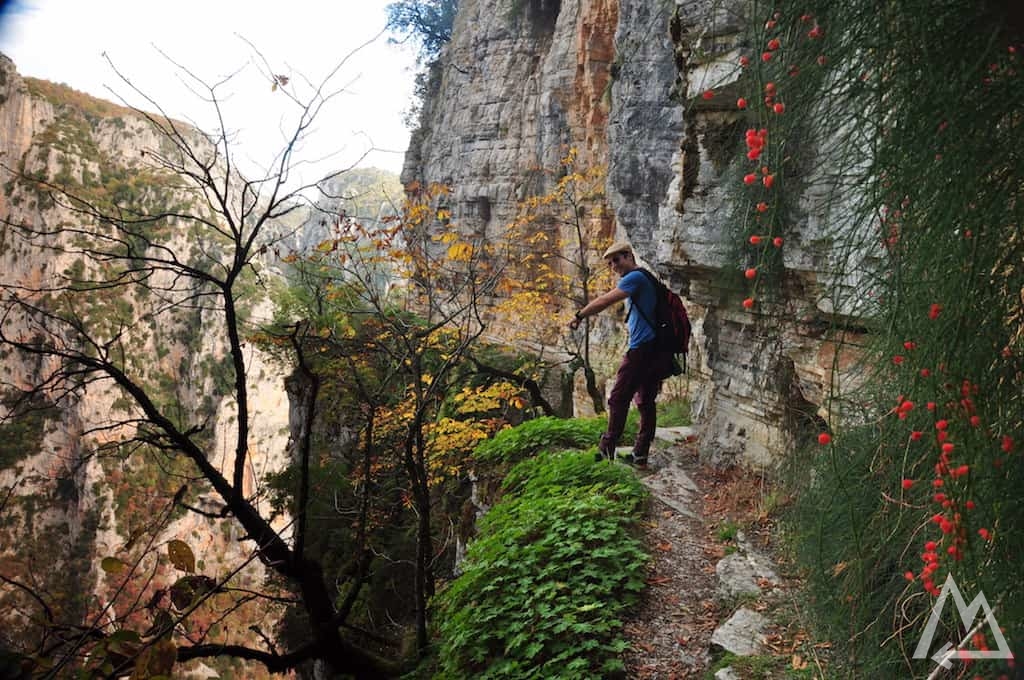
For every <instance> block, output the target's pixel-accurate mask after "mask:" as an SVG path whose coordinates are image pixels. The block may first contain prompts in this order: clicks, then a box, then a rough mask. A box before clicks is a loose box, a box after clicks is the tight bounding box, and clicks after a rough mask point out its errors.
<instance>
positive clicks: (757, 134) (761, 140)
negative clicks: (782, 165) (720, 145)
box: [703, 12, 826, 309]
mask: <svg viewBox="0 0 1024 680" xmlns="http://www.w3.org/2000/svg"><path fill="white" fill-rule="evenodd" d="M780 19H781V14H780V13H779V12H776V13H774V14H773V15H772V17H771V18H770V19H768V20H767V21H766V22H765V25H764V29H765V33H766V36H765V38H766V42H765V43H764V50H763V51H762V52H761V62H762V63H763V64H768V63H769V62H772V61H773V60H777V59H781V58H782V55H783V54H784V52H785V50H784V49H783V43H782V38H781V37H780V36H779V35H778V34H777V33H778V31H777V29H778V27H779V21H780ZM800 22H801V24H802V25H803V28H801V31H803V32H805V33H806V36H807V39H809V40H817V39H819V38H821V37H822V36H823V35H824V31H823V30H822V28H821V26H819V25H818V24H817V22H816V21H815V20H814V16H813V15H811V14H803V15H802V16H800ZM825 61H826V60H825V58H824V55H820V56H819V57H818V63H819V64H820V65H824V64H825ZM739 63H740V66H741V67H743V68H747V67H749V66H750V64H751V59H750V57H748V56H746V55H744V56H741V57H740V59H739ZM788 73H789V75H790V76H791V77H795V76H796V75H798V74H799V73H800V69H799V67H797V66H796V65H795V64H794V65H791V66H789V68H788ZM703 96H704V98H705V99H711V98H712V97H713V96H714V92H713V91H712V90H708V91H706V92H704V95H703ZM761 96H762V97H763V100H764V104H765V107H766V109H767V110H768V111H769V112H771V113H773V114H775V115H782V114H784V113H785V112H786V104H785V102H784V101H782V100H781V99H782V97H781V92H780V87H779V85H778V84H777V83H776V82H775V81H768V82H766V83H765V84H764V87H763V93H762V95H761ZM749 105H750V103H749V101H748V99H747V98H746V97H739V98H738V99H737V100H736V108H737V109H740V110H745V109H747V108H748V107H749ZM768 134H769V133H768V129H767V128H760V129H755V128H751V129H749V130H747V132H746V137H745V141H746V149H747V151H746V155H747V159H748V160H750V161H754V162H757V163H759V164H761V166H760V168H759V170H754V171H753V172H749V173H747V174H746V175H744V177H743V183H744V184H745V185H747V186H750V187H752V186H754V185H758V184H760V185H761V187H763V189H765V190H770V189H772V187H774V186H775V183H776V172H774V171H773V170H772V168H771V167H769V165H768V164H763V161H761V157H762V155H763V154H764V153H765V151H766V148H767V144H768ZM759 198H762V197H759ZM765 198H766V197H765ZM771 209H772V205H771V201H770V200H756V201H755V203H754V211H755V212H756V214H757V216H758V218H759V221H760V216H761V215H765V216H766V218H767V217H768V215H766V213H769V212H770V211H771ZM765 239H770V241H771V244H772V245H773V246H775V247H776V248H781V247H782V244H783V238H782V237H781V236H774V237H773V236H772V235H771V234H769V235H768V236H761V235H757V234H755V235H753V236H751V237H750V244H751V245H754V246H758V245H761V243H762V242H763V241H764V240H765ZM758 274H759V269H758V267H756V266H754V267H747V268H746V269H745V270H744V271H743V275H744V277H745V278H746V279H748V280H750V281H756V279H757V277H758ZM755 286H756V283H755ZM742 304H743V307H744V309H753V308H754V306H755V304H756V303H755V297H754V296H753V295H751V296H750V297H747V298H745V299H744V300H743V303H742Z"/></svg>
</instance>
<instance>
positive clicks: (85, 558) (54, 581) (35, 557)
mask: <svg viewBox="0 0 1024 680" xmlns="http://www.w3.org/2000/svg"><path fill="white" fill-rule="evenodd" d="M182 129H183V130H184V131H185V132H184V133H185V134H189V132H188V130H187V128H184V127H183V128H182ZM192 143H193V144H194V145H195V148H201V146H202V144H203V140H202V139H201V138H199V137H198V136H197V137H196V138H195V139H194V140H192ZM160 148H161V140H160V138H159V137H158V136H157V135H156V134H155V133H154V131H153V130H152V129H151V128H150V126H149V125H148V124H147V123H146V122H145V121H143V120H142V119H141V118H140V117H139V116H138V115H136V114H134V113H133V112H132V111H130V110H128V109H125V108H123V107H119V106H116V105H114V104H110V103H109V102H104V101H100V100H96V99H94V98H92V97H89V96H88V95H84V94H82V93H79V92H75V91H73V90H70V89H69V88H66V87H64V86H61V85H55V84H53V83H48V82H45V81H37V80H33V79H27V78H25V79H23V78H22V77H21V76H19V75H18V73H17V72H16V69H15V66H14V64H12V63H11V61H10V60H9V59H7V58H6V57H3V56H2V55H0V166H2V167H3V168H4V171H3V175H4V179H3V180H2V183H3V185H4V191H3V192H2V193H0V218H2V220H3V223H2V225H0V272H2V283H3V285H4V287H5V299H6V295H9V294H11V293H12V291H16V290H21V291H29V292H22V294H23V295H31V294H32V293H31V292H30V291H31V290H32V289H38V288H40V287H44V288H45V287H46V286H47V285H51V284H52V285H54V286H59V285H67V283H66V281H68V280H72V278H73V276H74V275H73V273H74V272H77V273H78V275H79V276H81V275H82V273H83V272H87V271H88V269H89V267H92V266H95V263H90V260H89V258H88V257H85V256H84V255H83V252H84V248H83V246H82V244H81V243H76V242H75V241H74V236H73V234H72V233H71V232H70V231H67V232H65V231H61V228H62V227H67V226H68V225H74V224H76V221H81V220H82V219H83V216H82V214H80V213H74V212H70V211H69V210H68V209H67V206H66V205H62V202H61V200H59V199H58V200H56V201H55V200H54V195H53V194H51V193H50V192H47V191H46V190H44V189H41V188H40V187H39V185H37V184H33V183H31V182H26V181H24V179H23V177H24V176H28V177H36V178H40V179H42V178H48V179H49V181H51V182H53V183H54V184H56V185H60V186H64V187H66V188H68V190H70V191H76V192H81V193H82V194H83V195H85V194H86V193H88V192H89V191H94V192H109V193H110V194H111V195H116V196H122V200H124V201H126V202H127V201H129V200H130V199H129V198H124V197H127V196H130V195H135V196H138V197H143V199H140V200H150V199H152V200H167V201H173V200H186V199H185V198H183V197H180V196H179V197H175V196H174V194H173V190H171V189H167V188H166V187H160V186H153V185H151V184H147V182H152V181H154V180H156V179H159V178H158V177H154V176H153V175H151V174H146V171H145V170H143V169H141V167H140V166H139V159H140V158H142V157H144V155H145V154H146V153H148V152H149V151H152V150H154V149H160ZM161 191H164V193H161ZM104 195H107V194H104ZM19 224H20V225H31V226H32V227H34V228H36V229H39V230H43V231H48V232H49V234H48V235H47V238H48V239H50V241H49V242H47V243H45V246H46V247H45V248H37V247H35V246H38V245H39V243H35V244H32V243H27V242H26V241H24V240H23V239H19V238H18V237H16V236H15V233H14V229H13V228H12V227H11V226H10V225H19ZM54 239H58V240H54ZM59 239H65V240H63V241H61V240H59ZM171 239H172V240H171V243H170V247H171V248H172V249H173V250H174V251H175V252H177V253H179V254H180V256H181V257H186V256H187V255H186V254H187V253H189V252H191V251H192V249H193V248H196V247H200V244H199V243H198V242H197V240H196V239H195V238H194V234H192V233H191V232H189V231H188V229H186V228H184V227H183V226H182V227H181V228H180V229H179V233H178V235H177V236H172V237H171ZM65 277H69V278H65ZM154 279H156V282H155V283H154V282H151V283H150V285H149V286H148V290H145V291H141V292H139V293H138V295H137V296H135V297H131V296H124V297H120V296H117V295H111V294H110V293H97V295H96V297H95V301H94V304H90V305H89V306H88V308H85V307H83V308H81V309H79V310H78V312H79V313H80V314H81V315H82V318H83V319H84V318H87V317H88V318H89V320H90V321H93V320H95V319H100V318H102V315H103V314H109V318H110V319H111V320H114V321H113V323H119V321H116V319H118V318H119V316H118V315H119V314H121V313H123V312H125V311H126V310H128V311H129V312H130V310H132V308H133V307H134V308H135V309H139V310H142V309H151V307H149V306H148V303H149V304H151V303H152V301H153V297H154V293H153V291H154V290H156V291H160V290H161V286H167V287H166V288H163V290H164V291H170V290H172V288H173V284H172V283H171V282H170V281H162V280H160V277H159V274H157V275H155V276H154ZM62 282H65V283H63V284H62ZM22 286H24V288H20V287H22ZM147 301H148V303H147ZM172 307H173V305H170V304H168V308H172ZM164 311H165V312H166V311H167V310H164ZM251 311H253V312H255V313H257V314H259V313H261V312H259V311H257V310H251ZM262 313H267V314H269V311H268V310H263V312H262ZM139 314H140V315H141V314H142V312H139ZM122 318H123V317H122ZM155 318H157V317H156V315H155V314H154V316H153V317H152V318H150V317H149V316H146V315H143V316H141V318H136V319H135V320H134V322H133V323H132V324H131V326H130V327H126V328H125V329H124V331H123V333H124V335H123V337H122V342H123V343H124V344H125V345H126V346H128V347H130V348H131V350H132V353H133V355H134V356H133V358H131V359H130V360H129V362H128V365H130V366H131V367H132V368H133V369H137V370H138V376H137V379H140V380H144V381H146V383H145V384H147V385H149V386H150V387H151V389H152V390H153V391H152V392H151V395H152V396H153V398H154V399H157V400H159V401H160V402H161V403H171V404H173V403H175V402H176V403H178V404H180V405H181V406H182V409H183V410H190V411H191V412H192V413H194V414H199V415H200V417H204V418H205V419H206V421H205V422H206V424H205V426H204V427H205V428H206V430H207V431H208V433H209V437H210V442H211V450H214V451H225V452H226V451H230V450H231V449H232V447H233V437H234V433H235V432H236V430H237V426H236V423H237V405H236V404H235V403H234V402H233V401H231V400H230V399H222V398H220V397H219V396H217V395H223V394H225V392H224V390H223V381H224V379H225V377H224V369H225V365H224V356H225V352H226V341H225V333H224V328H223V319H218V318H216V316H215V315H210V314H208V313H206V312H204V311H202V310H200V309H196V308H192V309H184V310H179V312H172V314H171V321H174V320H176V323H173V324H169V325H158V324H157V323H156V322H155V321H154V320H153V319H155ZM159 318H160V319H162V320H163V319H166V318H167V317H166V316H160V317H159ZM147 319H148V321H147ZM22 321H24V320H22ZM161 323H162V322H161ZM18 324H19V320H18V319H17V317H16V315H13V314H11V313H10V311H8V313H7V314H5V317H4V333H5V335H7V336H8V337H12V338H16V339H18V340H23V339H26V338H28V337H30V336H31V335H32V334H33V333H35V332H38V331H37V330H35V329H37V328H38V326H36V327H28V326H27V325H24V324H23V325H21V326H19V325H18ZM249 359H250V361H251V363H250V364H249V369H250V370H249V377H250V389H251V394H252V399H251V401H250V409H251V410H252V411H253V412H259V413H260V414H261V417H260V419H259V422H258V423H257V424H256V425H255V427H254V430H253V437H252V439H251V449H250V460H251V465H250V469H249V471H248V474H247V476H246V485H247V487H248V488H247V492H248V493H250V494H251V493H254V491H255V486H256V485H257V484H260V483H261V481H260V480H261V479H262V477H263V476H264V475H265V474H266V473H267V472H268V471H273V470H279V469H281V468H282V467H283V466H284V465H285V463H286V460H287V457H286V454H287V440H288V425H289V423H288V413H289V407H288V399H287V395H286V393H285V389H284V375H283V374H282V369H281V367H280V366H277V365H273V364H272V363H271V362H269V361H268V360H266V357H264V356H261V354H260V353H259V352H258V351H255V350H251V353H250V357H249ZM55 368H56V362H55V361H54V360H52V358H51V359H50V360H45V359H44V360H39V359H36V360H31V359H29V360H26V357H25V355H22V354H19V353H16V352H11V351H10V349H9V348H5V349H4V352H3V363H2V366H0V418H2V419H0V439H2V440H3V445H2V447H0V451H2V455H0V490H2V497H3V500H2V502H0V561H2V563H3V565H4V566H3V568H2V571H0V573H2V575H3V576H4V577H5V583H7V584H8V585H9V584H10V583H11V581H6V579H11V580H12V581H14V582H18V583H22V584H28V585H29V586H30V587H31V588H34V589H35V590H36V592H39V593H44V594H45V596H46V597H47V598H49V599H50V601H51V603H53V604H54V605H56V606H55V611H56V612H57V614H58V615H61V614H64V613H70V614H71V615H69V616H68V617H67V619H70V620H75V619H78V620H83V621H84V620H89V619H88V617H90V616H95V617H97V618H96V619H95V620H100V621H105V620H107V619H106V618H104V617H109V618H110V619H111V620H112V619H113V616H114V613H115V612H117V611H119V607H120V606H121V605H120V604H117V605H115V604H114V602H115V600H116V599H117V589H118V587H119V584H120V581H121V579H120V575H121V574H122V573H123V569H124V568H125V567H124V566H118V565H119V564H120V565H123V564H126V563H129V562H131V560H133V559H135V558H136V557H138V556H139V555H140V554H141V553H140V552H139V550H140V549H141V548H142V545H141V544H142V543H145V542H146V541H143V540H141V537H144V536H145V537H146V539H147V540H152V543H151V544H149V545H150V546H158V547H159V549H158V550H153V549H150V550H149V551H148V553H147V556H146V557H145V558H141V557H140V558H139V559H140V562H139V564H137V565H133V566H132V569H136V568H138V569H142V570H148V573H149V574H150V579H149V580H147V583H146V586H147V587H148V588H150V589H151V590H152V592H150V591H145V592H141V593H135V592H131V593H130V595H132V596H134V597H143V598H148V597H150V596H151V595H153V593H155V592H157V591H156V589H157V588H167V587H168V586H169V585H170V584H171V583H173V582H174V580H175V579H177V578H179V577H180V572H179V571H178V570H177V569H175V568H174V567H172V566H171V565H170V564H168V562H167V555H166V552H167V550H166V547H164V546H165V544H166V543H167V541H169V540H171V539H178V540H181V541H183V542H185V543H186V544H187V545H189V546H190V548H191V550H192V551H193V553H194V555H195V556H196V558H197V559H198V563H197V566H196V567H195V570H196V572H197V573H198V574H202V575H205V576H210V577H213V578H220V577H221V576H222V575H225V574H227V573H229V572H230V571H231V570H232V569H235V568H237V567H238V565H239V564H242V563H244V562H245V561H247V560H249V559H250V555H249V551H248V550H247V548H246V547H245V545H244V543H242V542H241V541H240V538H241V537H240V533H239V531H238V528H237V525H235V524H234V523H233V521H232V520H231V519H230V518H227V519H225V518H220V519H217V518H216V517H204V516H200V515H198V514H194V513H183V512H180V510H179V511H176V512H174V513H173V519H172V520H171V521H170V522H169V523H168V524H167V525H166V527H165V528H164V529H163V530H162V531H161V532H160V533H159V535H158V536H147V532H148V527H150V526H151V525H152V524H153V523H154V522H155V521H156V518H157V517H158V516H162V515H163V514H164V513H170V512H171V511H170V510H169V509H168V506H167V505H166V502H167V499H168V498H169V496H161V495H160V494H161V493H167V492H168V491H170V493H171V494H173V493H174V489H175V488H177V485H181V484H182V483H183V482H184V480H188V481H189V483H191V484H192V485H193V487H194V485H195V484H196V480H195V479H194V478H191V477H192V476H193V475H194V472H189V471H188V470H187V469H186V467H187V466H186V467H182V466H180V465H178V463H180V462H182V461H180V458H179V459H178V461H177V462H176V461H175V460H173V457H167V458H166V459H159V460H158V459H157V457H154V456H142V457H140V456H138V455H135V456H129V455H128V450H127V448H124V449H119V448H116V447H115V448H111V445H113V444H116V443H117V442H118V441H119V438H125V439H126V440H127V437H125V435H130V433H129V432H126V431H125V429H124V427H123V423H124V422H126V421H128V419H129V418H130V415H131V406H130V405H129V404H128V402H127V401H126V400H125V399H124V395H123V394H122V393H120V392H119V391H118V390H117V389H115V388H114V387H113V386H112V385H111V383H110V382H109V381H107V382H104V381H91V382H90V384H89V385H88V387H87V388H86V389H85V390H84V391H83V392H81V393H80V396H76V395H74V394H68V393H51V394H48V395H46V397H45V399H44V400H43V401H42V402H40V403H39V404H38V406H39V407H41V410H39V411H37V412H36V413H35V414H34V415H33V416H31V417H20V416H19V417H18V418H16V419H12V420H8V419H7V416H8V415H9V414H10V413H9V409H10V408H11V407H12V405H13V404H14V401H15V397H16V396H17V394H18V392H19V390H25V389H28V388H29V387H31V386H33V385H38V384H40V383H41V382H45V381H46V380H47V376H48V375H49V373H50V372H51V371H53V370H55ZM229 391H230V390H229ZM112 426H113V427H112ZM102 445H106V447H107V448H106V449H104V450H101V449H100V447H101V446H102ZM133 448H134V447H133ZM228 460H229V457H228V456H227V455H224V456H222V457H221V458H220V459H219V460H217V461H216V464H217V465H224V464H225V463H226V461H228ZM168 472H170V473H171V474H170V475H168V474H167V473H168ZM190 478H191V479H190ZM168 485H175V486H174V487H173V488H171V487H170V486H168ZM157 553H160V555H159V556H157ZM104 558H111V559H113V560H115V561H114V562H105V561H104ZM101 565H102V568H101ZM238 578H239V581H238V583H239V584H244V586H245V587H253V588H260V587H262V585H263V583H264V580H265V578H266V574H265V571H264V569H263V567H262V565H260V563H259V562H257V561H252V562H251V563H250V564H249V565H248V566H246V567H245V568H244V569H242V570H241V571H240V573H239V576H238ZM132 587H134V586H132ZM161 592H162V591H161ZM120 595H123V593H120ZM21 596H23V593H21V592H20V591H18V590H17V589H14V588H10V587H5V588H4V589H3V591H2V592H0V613H2V616H3V617H4V619H3V623H0V630H3V631H4V635H0V646H3V647H5V648H6V647H7V646H8V645H10V647H11V648H16V645H15V644H14V643H13V642H12V640H13V639H14V638H13V637H11V636H14V635H20V634H22V633H26V632H28V631H29V630H30V628H31V625H30V624H31V617H29V614H28V613H27V612H31V611H33V608H32V604H31V603H30V604H29V606H28V607H27V608H20V607H19V606H18V605H17V602H18V598H19V597H21ZM123 600H124V597H121V598H120V601H123ZM154 601H155V600H154ZM108 608H109V611H108ZM246 610H247V611H246ZM242 611H243V612H244V613H242V617H243V618H244V619H245V620H246V621H247V622H249V623H253V624H257V623H259V622H261V621H263V623H264V625H266V620H265V617H266V612H265V611H263V608H260V607H252V606H251V605H244V606H243V608H242ZM75 613H77V616H75ZM12 616H13V617H14V618H11V617H12ZM206 623H207V624H208V623H209V622H206ZM243 628H244V627H243ZM247 635H251V634H250V633H247V632H243V633H242V634H241V635H240V636H235V639H236V640H240V641H245V640H247V639H248V638H247V637H246V636H247Z"/></svg>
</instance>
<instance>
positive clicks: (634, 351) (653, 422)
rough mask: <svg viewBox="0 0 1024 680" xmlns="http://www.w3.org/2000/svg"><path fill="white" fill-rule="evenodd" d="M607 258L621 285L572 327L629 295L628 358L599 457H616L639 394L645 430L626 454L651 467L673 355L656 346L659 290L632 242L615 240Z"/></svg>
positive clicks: (590, 305)
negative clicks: (664, 384)
mask: <svg viewBox="0 0 1024 680" xmlns="http://www.w3.org/2000/svg"><path fill="white" fill-rule="evenodd" d="M604 260H605V262H606V263H608V266H609V267H611V269H612V271H613V272H615V273H616V274H617V275H618V276H619V283H618V285H617V286H616V287H615V288H613V289H611V290H610V291H608V292H607V293H605V294H604V295H601V296H599V297H597V298H595V299H593V300H591V301H590V303H588V304H587V305H586V306H585V307H583V308H582V309H580V310H578V311H577V312H576V313H575V314H574V315H573V319H572V321H571V322H569V327H570V328H572V329H573V330H576V329H577V328H579V324H580V321H581V320H583V319H584V318H586V317H588V316H593V315H595V314H598V313H600V312H601V311H603V310H604V309H605V308H607V307H610V306H611V305H613V304H615V303H616V302H619V301H621V300H625V299H627V298H629V301H630V304H629V311H628V313H627V314H626V322H627V326H628V328H629V349H628V351H627V352H626V355H625V356H624V357H623V358H622V363H621V364H620V365H619V370H618V373H616V375H615V386H614V387H613V388H612V392H611V395H610V396H609V397H608V429H607V430H606V431H605V433H604V434H603V435H602V436H601V442H600V444H598V454H597V457H598V460H600V459H602V458H607V459H609V460H615V447H616V445H618V443H619V438H620V437H621V436H622V431H623V429H624V428H625V426H626V415H627V414H628V413H629V402H630V400H631V399H633V400H634V401H635V402H636V406H637V409H638V410H639V411H640V431H639V432H637V435H636V441H635V442H634V444H633V451H632V453H630V454H629V455H627V456H624V457H623V460H624V461H625V462H627V463H630V464H631V465H635V466H637V467H640V468H645V467H647V454H648V453H649V451H650V448H651V442H652V441H654V429H655V427H656V426H657V419H658V415H657V411H656V408H655V403H654V400H655V398H656V397H657V396H658V392H659V390H661V381H662V380H663V379H664V378H665V377H666V376H667V375H669V374H670V365H671V362H672V355H671V354H669V353H666V352H663V351H661V350H658V349H656V348H655V342H654V340H655V331H654V328H653V327H652V321H651V320H653V319H654V318H655V316H654V314H655V303H656V302H657V291H656V289H655V287H654V283H653V282H652V281H651V279H649V278H648V277H647V275H646V274H644V273H643V272H642V271H641V270H640V268H639V267H638V266H637V263H636V258H635V257H634V255H633V248H632V246H630V245H629V244H628V243H626V242H625V241H619V242H617V243H614V244H612V245H611V247H609V248H608V250H606V251H605V252H604Z"/></svg>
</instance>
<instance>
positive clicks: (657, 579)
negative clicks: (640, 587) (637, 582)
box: [646, 576, 672, 586]
mask: <svg viewBox="0 0 1024 680" xmlns="http://www.w3.org/2000/svg"><path fill="white" fill-rule="evenodd" d="M671 580H672V579H671V578H670V577H668V576H652V577H651V578H649V579H647V581H646V583H647V585H650V586H660V585H662V584H665V583H668V582H670V581H671Z"/></svg>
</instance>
